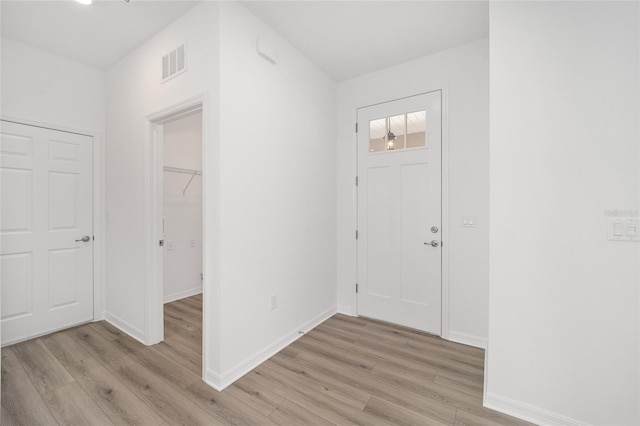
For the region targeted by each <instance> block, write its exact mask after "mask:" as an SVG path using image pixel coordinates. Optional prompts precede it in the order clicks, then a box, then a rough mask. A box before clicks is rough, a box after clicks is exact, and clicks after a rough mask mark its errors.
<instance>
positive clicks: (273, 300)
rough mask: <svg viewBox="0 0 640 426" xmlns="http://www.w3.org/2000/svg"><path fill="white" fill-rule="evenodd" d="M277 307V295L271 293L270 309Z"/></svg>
mask: <svg viewBox="0 0 640 426" xmlns="http://www.w3.org/2000/svg"><path fill="white" fill-rule="evenodd" d="M277 307H278V295H277V294H273V295H271V310H272V311H273V310H274V309H276V308H277Z"/></svg>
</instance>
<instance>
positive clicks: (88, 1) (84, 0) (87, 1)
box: [76, 0, 93, 4]
mask: <svg viewBox="0 0 640 426" xmlns="http://www.w3.org/2000/svg"><path fill="white" fill-rule="evenodd" d="M76 1H77V2H78V3H80V4H91V3H92V2H93V0H76Z"/></svg>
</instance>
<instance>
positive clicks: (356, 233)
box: [356, 229, 358, 240]
mask: <svg viewBox="0 0 640 426" xmlns="http://www.w3.org/2000/svg"><path fill="white" fill-rule="evenodd" d="M357 239H358V230H357V229H356V240H357Z"/></svg>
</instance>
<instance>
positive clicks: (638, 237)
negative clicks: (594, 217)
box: [607, 217, 640, 241]
mask: <svg viewBox="0 0 640 426" xmlns="http://www.w3.org/2000/svg"><path fill="white" fill-rule="evenodd" d="M607 239H608V240H609V241H640V218H637V217H610V218H608V219H607Z"/></svg>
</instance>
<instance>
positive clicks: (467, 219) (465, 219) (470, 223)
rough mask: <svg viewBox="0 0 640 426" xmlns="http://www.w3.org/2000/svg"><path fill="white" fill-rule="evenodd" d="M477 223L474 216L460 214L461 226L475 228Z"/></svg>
mask: <svg viewBox="0 0 640 426" xmlns="http://www.w3.org/2000/svg"><path fill="white" fill-rule="evenodd" d="M476 225H477V221H476V217H475V216H472V215H464V216H462V220H461V221H460V226H462V227H463V228H475V227H476Z"/></svg>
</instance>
